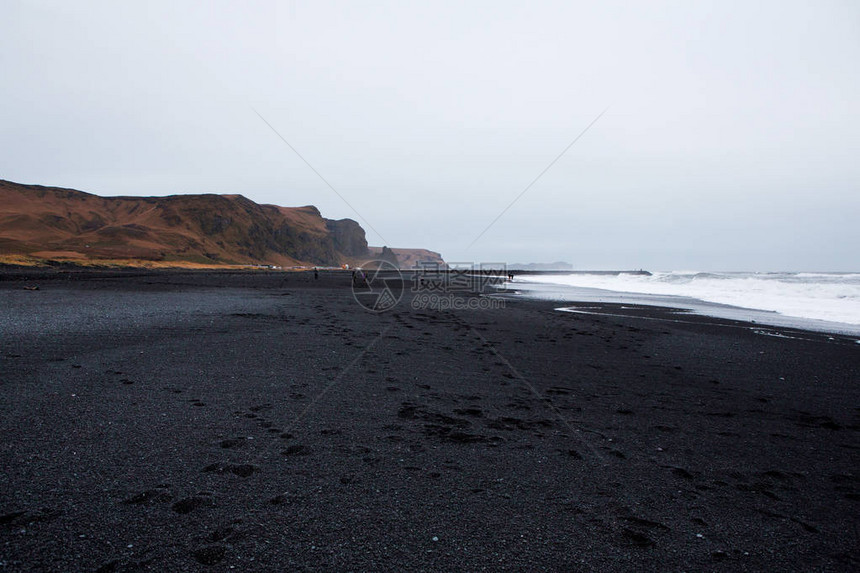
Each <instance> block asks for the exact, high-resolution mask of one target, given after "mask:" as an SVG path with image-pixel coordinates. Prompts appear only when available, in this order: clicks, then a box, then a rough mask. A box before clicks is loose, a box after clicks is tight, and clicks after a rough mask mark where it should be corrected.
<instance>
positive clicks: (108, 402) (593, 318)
mask: <svg viewBox="0 0 860 573" xmlns="http://www.w3.org/2000/svg"><path fill="white" fill-rule="evenodd" d="M349 284H350V277H349V275H348V274H346V273H341V272H323V273H321V275H320V279H319V280H317V281H315V280H314V279H313V274H312V273H264V272H260V273H250V272H249V273H240V272H235V273H206V272H195V273H191V272H188V273H169V272H161V273H156V272H133V271H128V272H115V273H98V272H63V273H58V272H44V273H32V274H26V273H21V272H17V271H6V272H5V274H4V275H2V278H0V390H1V391H2V396H3V399H2V401H0V431H2V438H0V446H1V447H0V464H2V468H3V472H2V477H0V571H58V572H59V571H103V572H107V571H186V570H188V571H195V570H217V571H220V570H230V569H235V570H242V571H303V570H341V571H372V570H384V571H404V570H427V571H453V570H465V571H482V570H486V571H502V570H516V571H539V570H545V571H572V570H583V571H598V570H600V571H602V570H612V571H641V570H663V571H665V570H670V571H676V570H713V571H729V570H732V571H734V570H756V571H775V570H795V571H796V570H803V571H813V570H815V571H819V570H820V571H849V570H857V569H858V568H860V553H858V550H860V542H858V521H860V520H858V514H860V512H858V509H860V481H859V479H860V478H858V475H859V474H858V468H860V455H858V448H860V439H858V429H860V389H858V381H860V344H857V343H856V342H855V341H854V340H852V339H850V338H845V337H839V336H834V337H829V336H827V335H824V334H819V333H807V332H801V331H792V332H789V331H786V330H785V329H770V330H768V332H770V333H771V335H763V334H760V333H757V332H756V330H755V329H753V328H751V327H750V325H744V324H739V323H732V322H730V321H725V320H717V319H708V318H704V317H700V318H696V317H690V318H689V320H687V319H684V320H681V321H678V320H677V317H670V316H669V315H668V313H667V311H665V310H661V309H655V308H650V309H649V308H643V309H638V310H630V309H626V310H623V311H620V310H619V309H618V308H615V307H612V306H611V305H605V306H603V307H601V308H598V309H596V310H597V312H608V313H609V314H613V316H600V315H599V314H572V313H563V312H557V311H554V310H553V308H554V307H555V306H559V305H557V304H553V303H550V302H540V301H526V300H514V299H509V300H506V301H505V302H506V307H505V308H503V309H495V310H446V311H436V310H430V309H423V310H414V309H412V308H411V307H410V304H409V301H408V296H407V298H406V299H404V300H403V301H401V303H400V304H399V305H398V306H397V307H396V308H395V309H394V310H392V311H390V312H387V313H383V314H373V313H369V312H367V311H365V310H364V309H362V308H361V307H360V306H359V305H358V304H356V302H355V301H354V300H353V297H352V295H351V292H350V286H349ZM35 285H38V287H39V290H25V288H24V287H25V286H35ZM407 294H408V293H407ZM592 306H593V305H592ZM615 314H631V315H636V316H615ZM665 318H672V320H664V319H665ZM772 334H782V335H783V336H790V337H789V338H783V337H780V336H774V335H772Z"/></svg>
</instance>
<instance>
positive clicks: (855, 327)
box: [500, 282, 860, 340]
mask: <svg viewBox="0 0 860 573" xmlns="http://www.w3.org/2000/svg"><path fill="white" fill-rule="evenodd" d="M511 286H513V287H514V289H515V290H517V291H518V293H517V294H518V295H519V296H523V297H526V298H530V299H533V300H554V301H557V302H559V303H571V304H572V306H576V305H582V304H613V305H622V306H623V305H632V306H640V305H646V306H652V307H655V308H666V309H676V310H679V311H687V312H689V313H692V314H696V315H700V316H710V317H713V318H720V319H727V320H736V321H739V322H747V323H750V324H753V325H759V326H767V327H775V328H788V329H792V330H808V331H811V332H821V333H828V334H835V335H840V336H852V337H854V338H856V339H858V340H860V324H853V323H850V322H835V321H827V320H820V319H815V318H807V317H800V316H790V315H786V314H782V313H780V312H777V311H770V310H763V309H757V308H746V307H740V306H734V305H729V304H722V303H716V302H709V301H706V300H702V299H698V298H694V297H691V296H683V295H669V294H649V293H638V292H626V291H614V290H609V289H601V288H592V287H574V286H568V285H557V284H552V283H540V282H537V283H531V282H526V283H516V282H514V283H506V285H505V288H509V287H511ZM519 291H522V292H519ZM500 295H502V296H504V293H500ZM560 310H561V309H560ZM689 315H691V314H688V316H689Z"/></svg>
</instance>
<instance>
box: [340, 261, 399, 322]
mask: <svg viewBox="0 0 860 573" xmlns="http://www.w3.org/2000/svg"><path fill="white" fill-rule="evenodd" d="M403 290H404V289H403V275H401V274H400V270H399V269H398V268H397V267H395V266H394V265H392V264H391V263H389V262H388V261H377V260H374V261H367V262H366V263H364V264H363V265H362V266H361V267H358V268H356V269H354V270H353V271H352V297H353V298H354V299H355V302H357V303H358V304H360V305H361V306H363V307H364V308H366V309H367V310H369V311H371V312H385V311H386V310H391V309H392V308H394V307H395V306H397V303H398V302H400V299H401V298H403Z"/></svg>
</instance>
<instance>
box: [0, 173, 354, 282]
mask: <svg viewBox="0 0 860 573" xmlns="http://www.w3.org/2000/svg"><path fill="white" fill-rule="evenodd" d="M367 254H368V253H367V240H366V239H365V234H364V229H362V228H361V226H359V224H358V223H356V222H355V221H353V220H351V219H341V220H338V221H334V220H331V219H325V218H323V217H322V216H321V215H320V212H319V210H318V209H317V208H316V207H313V206H307V207H278V206H275V205H259V204H257V203H254V202H253V201H251V200H250V199H247V198H245V197H242V196H241V195H172V196H169V197H99V196H97V195H91V194H89V193H84V192H81V191H75V190H73V189H61V188H57V187H42V186H39V185H21V184H18V183H12V182H9V181H3V180H0V255H7V256H9V255H23V256H28V257H31V258H36V259H47V260H89V261H98V260H105V259H111V260H116V259H120V260H123V259H134V260H143V261H161V262H164V263H170V262H184V263H195V264H240V265H244V264H265V265H279V266H290V265H300V264H310V265H338V266H339V265H341V264H342V263H344V262H353V261H355V260H360V259H361V258H364V257H366V256H367Z"/></svg>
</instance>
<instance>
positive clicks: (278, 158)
mask: <svg viewBox="0 0 860 573" xmlns="http://www.w3.org/2000/svg"><path fill="white" fill-rule="evenodd" d="M201 4H203V3H198V2H177V1H176V0H171V1H166V2H159V1H155V2H153V1H149V2H137V3H131V2H114V1H106V2H86V1H81V2H65V1H62V2H49V1H17V0H3V1H2V17H0V88H2V89H0V178H4V179H9V180H12V181H17V182H21V183H37V184H43V185H56V186H62V187H72V188H76V189H80V190H83V191H88V192H92V193H96V194H99V195H170V194H176V193H240V194H243V195H245V196H247V197H249V198H251V199H253V200H254V201H257V202H260V203H274V204H279V205H285V206H297V205H306V204H313V205H317V206H318V207H319V208H320V209H321V210H322V212H323V215H324V216H326V217H329V218H343V217H350V218H353V219H357V220H359V221H360V222H362V220H361V218H360V217H359V216H358V215H356V213H355V212H353V211H352V209H350V207H349V206H347V205H346V204H345V203H344V201H343V200H342V199H341V198H339V197H338V195H337V194H335V193H334V192H333V191H332V190H331V189H329V188H328V187H327V186H326V184H325V183H323V182H322V181H321V180H320V179H319V178H318V177H317V175H315V174H314V172H313V171H312V170H311V169H310V168H309V167H308V166H307V165H306V164H305V163H304V162H302V160H301V159H300V158H299V157H297V156H296V155H295V153H293V151H291V150H290V148H289V147H288V146H287V145H285V144H284V143H283V142H282V141H281V140H280V139H279V138H278V136H277V135H275V134H274V133H273V132H272V131H271V130H270V129H269V127H267V125H266V124H265V123H264V122H263V121H262V120H261V119H260V118H259V117H258V116H257V115H256V113H255V111H254V110H256V111H257V112H259V113H260V114H261V115H262V116H263V117H264V118H265V119H266V120H267V121H268V122H270V123H271V124H272V125H273V126H274V127H275V128H276V129H277V130H278V132H279V133H280V134H281V135H282V136H283V137H284V138H285V139H286V140H287V141H288V142H289V143H290V144H291V145H293V146H294V147H295V148H296V149H297V150H298V151H299V152H300V153H301V154H302V156H303V157H304V158H305V159H306V160H307V161H308V162H309V163H310V164H311V165H313V167H314V168H315V169H316V170H317V171H318V172H319V173H320V174H322V176H323V177H325V179H326V180H327V181H328V182H329V183H330V184H331V185H332V186H333V187H334V188H335V189H336V190H337V191H338V192H339V193H340V194H341V195H342V196H343V197H344V198H345V199H346V200H347V201H348V202H349V204H351V205H352V206H353V207H354V208H355V209H356V210H357V211H358V213H360V216H361V217H363V218H364V220H366V221H367V222H369V223H370V225H372V227H373V228H375V229H376V230H377V231H378V232H379V233H380V234H381V236H379V235H377V234H375V233H374V232H373V231H372V230H371V229H370V228H368V225H364V223H363V226H364V227H365V229H366V230H367V232H368V240H369V241H370V243H371V244H375V245H381V244H388V245H390V246H397V247H424V248H430V249H432V250H436V251H441V252H442V254H443V256H445V258H446V259H447V260H449V261H475V262H481V261H484V262H489V261H506V262H530V261H556V260H565V261H568V262H570V263H572V264H574V265H575V266H576V267H577V268H583V269H585V268H640V267H642V268H649V269H654V270H679V269H697V270H854V271H857V270H860V256H858V254H857V253H858V247H860V224H858V220H860V64H858V62H860V3H858V2H856V1H853V0H846V1H831V2H827V1H815V2H813V1H809V2H789V1H778V2H748V1H743V2H730V1H717V2H666V1H662V2H660V1H656V2H647V3H646V2H604V1H602V2H572V1H568V2H549V1H547V2H540V1H529V2H525V1H523V2H504V1H492V2H490V1H488V2H437V1H433V2H380V1H373V2H326V1H295V2H241V3H240V2H208V3H206V4H208V7H205V8H202V7H201V6H200V5H201ZM607 106H608V107H609V109H608V111H607V112H606V114H605V115H604V116H603V117H602V118H601V119H600V120H599V121H598V122H597V123H595V124H594V126H593V127H592V128H591V129H590V130H589V131H588V132H587V133H586V134H585V135H584V136H583V137H582V138H581V139H580V140H579V141H578V142H577V143H576V144H575V145H573V146H572V147H571V148H570V150H569V151H568V152H567V153H566V154H565V155H564V156H563V157H562V158H561V159H559V160H558V162H557V163H555V164H554V165H553V167H552V168H551V169H549V170H548V171H547V172H546V174H545V175H543V177H541V178H540V179H539V180H538V181H537V182H536V183H535V184H534V185H533V186H532V187H531V188H530V189H529V190H528V192H527V193H525V194H524V195H523V196H522V198H520V199H519V200H518V201H517V202H516V203H515V204H514V205H513V206H512V207H511V208H510V209H509V210H508V211H507V212H506V213H505V214H504V215H503V216H502V217H501V218H500V219H499V220H498V221H497V222H496V223H495V224H494V225H493V226H492V227H491V228H490V229H489V230H487V232H486V233H485V234H484V235H483V236H482V237H481V238H480V239H479V240H478V241H477V242H476V243H475V244H474V245H473V246H472V247H471V248H467V247H468V245H469V244H470V243H471V242H472V241H473V240H474V239H475V237H476V236H477V235H478V234H479V233H480V232H481V231H482V230H483V229H484V228H485V227H487V225H489V224H490V222H491V221H492V220H493V219H495V218H496V217H497V216H498V215H499V213H501V212H502V210H503V209H504V208H505V207H506V206H507V205H508V204H509V203H510V202H511V201H513V200H514V198H515V197H517V195H519V194H520V193H521V192H522V191H523V189H524V188H525V187H526V186H527V185H528V184H529V183H530V182H531V181H532V180H533V179H534V178H535V177H536V176H537V175H538V174H539V173H540V172H541V171H542V170H543V169H544V168H545V167H546V166H547V165H548V164H549V163H550V162H551V161H552V160H553V159H554V158H555V157H556V156H557V155H558V154H559V153H560V152H561V151H562V150H563V149H564V148H565V147H566V146H567V145H568V144H570V142H571V141H572V140H573V139H574V138H575V137H576V136H577V134H579V133H580V132H581V131H582V130H583V129H584V128H585V127H586V126H587V125H588V124H589V123H590V122H591V121H592V120H594V118H595V117H596V116H597V115H598V114H599V113H600V112H601V111H603V110H604V109H605V108H607Z"/></svg>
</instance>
